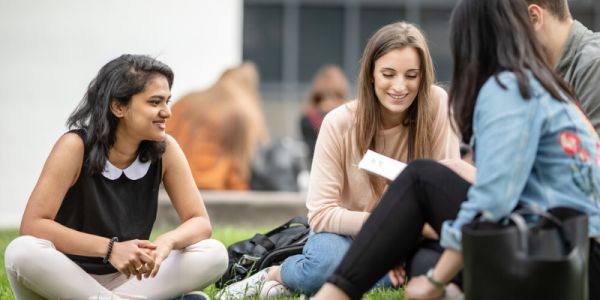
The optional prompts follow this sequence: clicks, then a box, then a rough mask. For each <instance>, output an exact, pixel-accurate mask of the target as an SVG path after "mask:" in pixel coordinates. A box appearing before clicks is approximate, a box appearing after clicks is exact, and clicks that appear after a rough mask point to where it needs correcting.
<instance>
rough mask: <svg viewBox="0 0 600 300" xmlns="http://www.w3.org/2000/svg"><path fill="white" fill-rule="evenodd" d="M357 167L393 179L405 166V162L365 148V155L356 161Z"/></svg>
mask: <svg viewBox="0 0 600 300" xmlns="http://www.w3.org/2000/svg"><path fill="white" fill-rule="evenodd" d="M358 168H359V169H361V170H365V171H368V172H371V173H373V174H375V175H379V176H381V177H383V178H385V179H387V180H389V181H393V180H394V179H396V177H398V175H399V174H400V172H402V170H404V168H406V164H405V163H403V162H400V161H397V160H395V159H393V158H389V157H387V156H385V155H382V154H379V153H377V152H375V151H372V150H367V153H365V156H363V158H362V159H361V160H360V162H359V163H358Z"/></svg>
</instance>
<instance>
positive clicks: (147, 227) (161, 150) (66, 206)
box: [5, 55, 227, 299]
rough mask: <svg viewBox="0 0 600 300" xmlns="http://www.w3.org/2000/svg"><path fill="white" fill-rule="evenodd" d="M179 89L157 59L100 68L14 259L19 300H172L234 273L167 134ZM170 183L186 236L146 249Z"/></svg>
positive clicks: (31, 206)
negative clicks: (160, 194) (175, 92)
mask: <svg viewBox="0 0 600 300" xmlns="http://www.w3.org/2000/svg"><path fill="white" fill-rule="evenodd" d="M172 84H173V72H172V71H171V69H170V68H169V67H168V66H167V65H165V64H163V63H161V62H159V61H157V60H156V59H154V58H151V57H148V56H142V55H123V56H120V57H118V58H116V59H114V60H112V61H110V62H109V63H108V64H106V65H105V66H104V67H102V69H100V71H99V73H98V75H97V76H96V78H95V79H94V80H93V81H92V82H91V83H90V85H89V87H88V90H87V93H86V94H85V97H84V98H83V100H82V101H81V103H80V104H79V106H78V107H77V109H76V110H75V111H74V112H73V113H72V114H71V116H70V117H69V119H68V122H67V124H68V126H69V128H70V129H71V130H70V131H69V132H68V133H66V134H64V135H63V136H62V137H60V138H59V140H58V142H57V143H56V144H55V145H54V148H53V149H52V152H51V153H50V155H49V156H48V159H47V160H46V164H45V165H44V168H43V170H42V174H41V175H40V178H39V180H38V182H37V184H36V186H35V188H34V190H33V192H32V193H31V196H30V198H29V201H28V204H27V208H26V209H25V213H24V215H23V220H22V222H21V229H20V233H21V236H20V237H18V238H17V239H15V240H14V241H12V242H11V243H10V244H9V245H8V247H7V249H6V253H5V264H6V270H7V273H8V278H9V281H10V284H11V287H12V289H13V292H14V294H15V296H16V298H17V299H42V298H45V299H88V298H89V299H96V298H98V299H104V297H106V298H107V299H108V298H110V299H121V297H122V298H124V299H169V298H173V297H177V296H181V295H183V294H185V293H188V292H191V291H192V290H196V289H202V288H204V287H206V286H208V285H209V284H211V283H212V282H213V281H215V280H216V279H218V278H219V277H220V276H221V275H222V273H223V272H224V271H225V269H226V267H227V252H226V249H225V247H224V246H223V245H222V244H221V243H220V242H218V241H216V240H211V239H209V238H210V235H211V226H210V221H209V218H208V215H207V213H206V209H205V207H204V204H203V202H202V198H201V196H200V194H199V193H198V190H197V189H196V186H195V185H194V181H193V179H192V175H191V172H190V169H189V166H188V164H187V162H186V159H185V157H184V155H183V152H182V151H181V149H180V148H179V146H178V145H177V143H176V142H175V140H174V139H173V138H171V137H170V136H168V135H167V134H165V126H166V121H167V119H168V118H169V117H170V115H171V111H170V108H169V106H168V103H169V99H170V98H171V86H172ZM161 183H163V184H164V187H165V189H166V190H167V192H168V193H169V196H170V198H171V201H172V203H173V205H174V207H175V209H176V210H177V213H178V214H179V217H180V219H181V225H180V226H179V227H177V228H175V229H174V230H171V231H168V232H166V233H164V234H162V235H160V236H159V237H157V238H156V240H154V241H149V240H148V239H149V237H150V232H151V230H152V226H153V224H154V220H155V218H156V211H157V199H158V190H159V185H160V184H161ZM136 278H137V280H136ZM198 297H200V296H198ZM197 299H201V298H197Z"/></svg>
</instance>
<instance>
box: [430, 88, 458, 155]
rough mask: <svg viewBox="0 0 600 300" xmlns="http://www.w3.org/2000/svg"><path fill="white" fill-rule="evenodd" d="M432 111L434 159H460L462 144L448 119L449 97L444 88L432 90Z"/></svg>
mask: <svg viewBox="0 0 600 300" xmlns="http://www.w3.org/2000/svg"><path fill="white" fill-rule="evenodd" d="M430 97H431V100H432V105H433V107H432V111H433V112H434V114H435V115H434V119H433V120H434V125H433V131H432V133H431V134H433V135H434V136H433V139H432V140H433V147H434V150H433V159H435V160H442V159H447V158H460V142H459V139H458V136H457V135H456V133H455V132H454V130H453V128H452V126H451V125H450V118H449V117H448V109H449V108H448V95H447V94H446V91H444V90H443V89H442V88H440V87H437V86H433V87H432V88H431V96H430Z"/></svg>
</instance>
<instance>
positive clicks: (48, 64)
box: [0, 0, 242, 228]
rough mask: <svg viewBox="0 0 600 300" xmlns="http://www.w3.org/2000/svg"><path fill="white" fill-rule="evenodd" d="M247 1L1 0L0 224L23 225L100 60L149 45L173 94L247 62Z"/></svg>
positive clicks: (206, 82)
mask: <svg viewBox="0 0 600 300" xmlns="http://www.w3.org/2000/svg"><path fill="white" fill-rule="evenodd" d="M241 35H242V1H241V0H218V1H209V0H202V1H200V0H176V1H166V0H103V1H92V0H0V228H2V227H17V226H18V224H19V221H20V218H21V215H22V213H23V210H24V208H25V205H26V203H27V198H28V197H29V194H30V193H31V190H32V189H33V187H34V185H35V183H36V181H37V178H38V176H39V173H40V171H41V169H42V166H43V163H44V161H45V159H46V157H47V155H48V153H49V152H50V150H51V148H52V146H53V144H54V143H55V141H56V140H57V138H58V137H59V136H60V135H61V134H62V133H63V132H64V131H65V130H66V127H65V121H66V119H67V117H68V116H69V114H70V113H71V111H72V110H73V109H74V108H75V106H76V105H77V103H78V102H79V100H80V99H81V97H82V96H83V93H84V92H85V90H86V87H87V85H88V83H89V82H90V80H91V79H92V78H93V77H94V76H95V74H96V72H97V71H98V70H99V69H100V67H101V66H102V65H103V64H105V63H106V62H108V61H109V60H111V59H113V58H115V57H117V56H119V55H120V54H122V53H138V54H149V55H152V56H155V57H157V58H158V59H159V60H161V61H163V62H165V63H167V64H168V65H169V66H171V68H173V70H174V72H175V83H174V86H173V91H172V93H173V97H174V99H177V98H178V97H179V96H182V94H184V93H186V92H187V91H190V90H193V89H200V88H205V87H207V86H208V85H210V84H212V83H213V82H214V80H216V78H217V77H218V76H219V75H220V73H221V72H222V71H223V70H224V69H225V68H227V67H230V66H232V65H234V64H236V63H239V62H240V61H241V57H242V55H241V48H242V47H241V41H242V38H241Z"/></svg>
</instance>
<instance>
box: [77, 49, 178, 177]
mask: <svg viewBox="0 0 600 300" xmlns="http://www.w3.org/2000/svg"><path fill="white" fill-rule="evenodd" d="M156 75H163V76H165V77H166V78H167V80H168V82H169V88H171V87H172V85H173V77H174V76H173V71H172V70H171V68H169V66H167V65H166V64H164V63H162V62H160V61H158V60H156V59H154V58H152V57H150V56H146V55H131V54H124V55H121V56H120V57H118V58H116V59H113V60H112V61H110V62H108V63H107V64H106V65H104V66H103V67H102V68H101V69H100V71H99V72H98V75H96V78H94V79H93V80H92V82H90V84H89V86H88V89H87V92H86V93H85V95H84V97H83V99H82V100H81V102H80V103H79V105H78V106H77V108H75V110H74V111H73V112H72V113H71V115H70V116H69V119H68V120H67V126H68V127H69V129H84V130H85V149H86V150H85V160H84V165H85V166H86V167H87V169H88V171H89V172H90V173H91V174H95V173H101V172H102V171H103V170H104V166H105V164H106V159H107V158H108V151H109V150H110V147H112V145H113V144H114V143H115V131H116V128H117V124H118V122H119V120H118V119H117V118H116V117H115V116H114V115H113V114H112V112H111V110H110V104H111V101H119V102H120V103H121V104H123V105H125V106H127V105H129V102H130V101H131V97H132V96H133V95H135V94H137V93H140V92H142V91H143V90H144V88H145V87H146V83H147V82H148V81H149V80H150V79H151V78H152V77H153V76H156ZM165 148H166V144H165V142H164V141H161V142H157V141H143V142H142V143H140V146H139V148H138V155H139V157H140V160H141V161H142V162H146V161H149V160H154V159H157V158H159V157H160V156H161V155H162V154H163V153H164V152H165Z"/></svg>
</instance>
